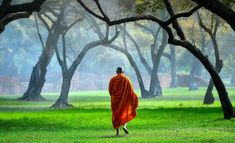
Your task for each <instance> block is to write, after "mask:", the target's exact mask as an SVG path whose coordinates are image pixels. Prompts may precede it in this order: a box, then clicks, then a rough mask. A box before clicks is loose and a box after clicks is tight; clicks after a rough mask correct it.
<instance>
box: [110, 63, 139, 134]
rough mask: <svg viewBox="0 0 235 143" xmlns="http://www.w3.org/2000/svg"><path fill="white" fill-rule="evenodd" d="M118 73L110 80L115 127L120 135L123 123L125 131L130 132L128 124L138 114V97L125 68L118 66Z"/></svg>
mask: <svg viewBox="0 0 235 143" xmlns="http://www.w3.org/2000/svg"><path fill="white" fill-rule="evenodd" d="M116 73H117V75H116V76H114V77H113V78H112V79H111V80H110V83H109V94H110V96H111V108H112V123H113V128H114V129H116V135H117V136H118V135H119V127H120V126H122V125H124V126H123V130H124V132H125V133H126V134H129V132H128V130H127V127H126V125H127V122H129V121H131V120H132V119H133V118H135V116H136V108H137V106H138V98H137V95H136V94H135V92H134V88H133V86H132V84H131V81H130V79H129V78H128V77H127V76H125V75H124V70H123V68H122V67H118V68H117V70H116Z"/></svg>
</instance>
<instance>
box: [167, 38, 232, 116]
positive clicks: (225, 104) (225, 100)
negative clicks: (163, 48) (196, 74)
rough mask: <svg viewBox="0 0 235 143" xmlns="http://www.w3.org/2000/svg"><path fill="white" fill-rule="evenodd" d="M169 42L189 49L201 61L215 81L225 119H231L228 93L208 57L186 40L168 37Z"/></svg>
mask: <svg viewBox="0 0 235 143" xmlns="http://www.w3.org/2000/svg"><path fill="white" fill-rule="evenodd" d="M169 43H171V44H175V45H179V46H182V47H184V48H186V49H187V50H189V51H190V52H191V53H192V54H193V55H194V56H195V57H197V58H198V59H199V60H200V61H201V63H202V64H203V65H204V67H205V68H206V69H207V71H208V72H209V73H210V75H211V77H212V79H213V82H214V83H215V87H216V89H217V92H218V94H219V99H220V103H221V106H222V110H223V113H224V118H225V119H231V118H232V117H234V112H233V107H232V104H231V102H230V100H229V97H228V93H227V91H226V88H225V86H224V83H223V81H222V80H221V78H220V76H219V74H218V73H217V71H216V70H215V68H214V66H213V65H212V64H211V63H210V61H209V59H208V58H207V57H206V56H204V55H203V54H202V53H201V51H200V50H198V49H197V48H196V47H195V46H193V45H192V44H191V43H189V42H187V41H179V40H174V39H169Z"/></svg>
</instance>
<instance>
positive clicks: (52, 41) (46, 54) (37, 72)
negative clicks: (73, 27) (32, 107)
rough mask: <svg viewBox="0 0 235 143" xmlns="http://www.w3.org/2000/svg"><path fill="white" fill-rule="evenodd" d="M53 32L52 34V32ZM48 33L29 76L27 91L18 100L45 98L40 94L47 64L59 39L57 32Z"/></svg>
mask: <svg viewBox="0 0 235 143" xmlns="http://www.w3.org/2000/svg"><path fill="white" fill-rule="evenodd" d="M53 33H54V34H53ZM53 33H50V34H49V35H48V38H47V42H46V47H45V49H43V51H42V54H41V56H40V58H39V60H38V62H37V64H36V65H35V66H34V68H33V71H32V73H31V76H30V82H29V85H28V89H27V91H26V92H25V93H24V95H23V96H22V97H20V98H19V100H26V101H42V100H45V98H43V97H42V96H41V91H42V88H43V85H44V83H45V81H46V78H45V77H46V73H47V66H48V64H49V63H50V61H51V58H52V56H53V54H54V46H55V45H56V44H57V42H58V39H59V32H55V31H54V32H53Z"/></svg>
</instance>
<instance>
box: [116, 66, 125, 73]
mask: <svg viewBox="0 0 235 143" xmlns="http://www.w3.org/2000/svg"><path fill="white" fill-rule="evenodd" d="M116 73H117V74H121V73H124V70H123V68H122V67H118V68H117V70H116Z"/></svg>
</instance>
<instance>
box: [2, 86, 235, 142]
mask: <svg viewBox="0 0 235 143" xmlns="http://www.w3.org/2000/svg"><path fill="white" fill-rule="evenodd" d="M163 92H164V96H163V97H157V98H153V99H139V108H138V111H137V113H138V115H137V117H136V118H135V119H134V120H132V121H131V122H130V123H129V124H128V128H129V131H130V134H129V135H124V132H123V131H122V130H121V135H120V136H119V137H115V136H114V134H115V131H114V130H113V129H112V123H111V111H110V98H109V95H108V93H107V92H106V91H91V92H79V93H76V92H72V93H71V94H70V103H72V104H73V105H74V106H75V108H73V109H50V108H49V107H50V105H52V104H53V102H54V101H55V100H56V98H57V97H58V93H45V94H44V97H46V98H47V99H48V101H46V102H39V103H38V102H20V101H16V100H15V99H16V98H17V97H20V95H1V96H0V143H78V142H102V143H103V142H114V143H116V142H121V143H123V142H135V143H136V142H141V143H142V142H146V143H149V142H185V143H186V142H187V143H188V142H203V143H204V142H221V143H222V142H223V143H231V142H235V119H232V120H223V113H222V111H221V108H220V104H219V102H218V97H217V95H216V94H215V96H216V97H217V101H216V103H215V104H214V105H211V106H208V105H207V106H206V105H202V100H203V95H204V92H205V88H202V89H200V90H199V91H188V90H187V88H180V89H163ZM228 92H229V95H230V98H231V99H232V100H233V101H235V100H234V99H235V89H234V88H229V89H228ZM234 103H235V102H233V104H234Z"/></svg>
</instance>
